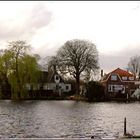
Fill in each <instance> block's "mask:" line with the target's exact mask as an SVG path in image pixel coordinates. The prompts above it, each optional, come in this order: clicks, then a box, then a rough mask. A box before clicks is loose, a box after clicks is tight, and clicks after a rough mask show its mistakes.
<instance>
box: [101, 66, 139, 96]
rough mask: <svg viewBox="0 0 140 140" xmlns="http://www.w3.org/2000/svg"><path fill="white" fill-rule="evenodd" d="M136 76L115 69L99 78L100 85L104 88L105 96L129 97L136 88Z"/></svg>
mask: <svg viewBox="0 0 140 140" xmlns="http://www.w3.org/2000/svg"><path fill="white" fill-rule="evenodd" d="M136 81H137V80H136V76H135V75H134V74H133V73H130V72H128V71H126V70H123V69H120V68H117V69H115V70H113V71H112V72H110V73H108V74H105V75H103V74H102V76H101V83H102V84H103V85H104V86H105V94H106V95H107V96H109V97H117V96H118V95H124V96H123V97H129V96H131V95H132V94H133V92H134V91H135V90H136V89H137V88H138V85H136V84H135V83H136Z"/></svg>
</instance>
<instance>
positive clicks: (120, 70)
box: [102, 68, 135, 81]
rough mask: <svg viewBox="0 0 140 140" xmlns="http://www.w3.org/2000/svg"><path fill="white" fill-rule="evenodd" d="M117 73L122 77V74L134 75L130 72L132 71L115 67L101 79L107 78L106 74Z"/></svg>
mask: <svg viewBox="0 0 140 140" xmlns="http://www.w3.org/2000/svg"><path fill="white" fill-rule="evenodd" d="M113 73H114V74H118V75H119V76H120V77H122V76H127V77H132V76H135V75H134V74H132V73H130V72H128V71H125V70H122V69H120V68H117V69H115V70H113V71H112V72H110V73H108V74H106V75H104V77H103V79H102V80H103V81H104V80H106V79H107V78H108V76H109V75H110V74H113Z"/></svg>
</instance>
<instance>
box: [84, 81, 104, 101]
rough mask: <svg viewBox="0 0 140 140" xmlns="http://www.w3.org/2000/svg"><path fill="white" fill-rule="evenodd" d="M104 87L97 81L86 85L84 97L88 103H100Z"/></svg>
mask: <svg viewBox="0 0 140 140" xmlns="http://www.w3.org/2000/svg"><path fill="white" fill-rule="evenodd" d="M104 95H105V94H104V86H103V85H102V84H101V83H100V82H97V81H90V82H88V84H87V85H86V97H87V99H88V101H101V100H103V99H104Z"/></svg>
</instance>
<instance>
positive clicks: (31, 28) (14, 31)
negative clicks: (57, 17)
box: [0, 4, 52, 40]
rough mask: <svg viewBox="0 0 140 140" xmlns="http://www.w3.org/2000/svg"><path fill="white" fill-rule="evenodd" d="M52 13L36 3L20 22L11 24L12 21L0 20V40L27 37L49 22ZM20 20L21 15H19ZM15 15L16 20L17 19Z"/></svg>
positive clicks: (24, 38)
mask: <svg viewBox="0 0 140 140" xmlns="http://www.w3.org/2000/svg"><path fill="white" fill-rule="evenodd" d="M51 17H52V13H51V12H49V11H48V10H47V9H46V7H45V6H44V5H43V4H37V5H36V6H35V7H33V8H32V9H31V11H30V12H29V13H27V16H26V18H25V19H23V22H22V23H20V24H19V23H17V24H11V23H14V21H11V20H5V21H2V20H1V22H0V40H13V39H23V40H26V39H29V38H32V36H33V35H34V34H35V33H36V31H37V30H38V29H40V28H42V27H45V26H48V25H49V23H50V22H51V19H52V18H51ZM19 18H20V20H21V19H22V17H19ZM18 20H19V19H18V17H17V21H18Z"/></svg>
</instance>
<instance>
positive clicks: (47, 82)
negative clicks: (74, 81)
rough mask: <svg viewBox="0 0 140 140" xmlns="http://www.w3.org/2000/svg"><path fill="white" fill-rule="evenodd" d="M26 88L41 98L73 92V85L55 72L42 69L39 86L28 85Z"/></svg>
mask: <svg viewBox="0 0 140 140" xmlns="http://www.w3.org/2000/svg"><path fill="white" fill-rule="evenodd" d="M26 88H27V89H28V90H29V91H30V92H31V93H35V94H40V95H39V96H47V95H50V94H52V95H53V94H55V95H58V96H61V95H62V94H63V93H65V94H66V93H68V92H70V91H71V84H68V83H65V81H64V80H63V78H62V77H61V76H60V75H59V74H58V73H57V72H56V71H54V70H49V71H48V70H45V69H43V68H41V71H40V74H39V76H38V82H37V84H31V83H30V84H26Z"/></svg>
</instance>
